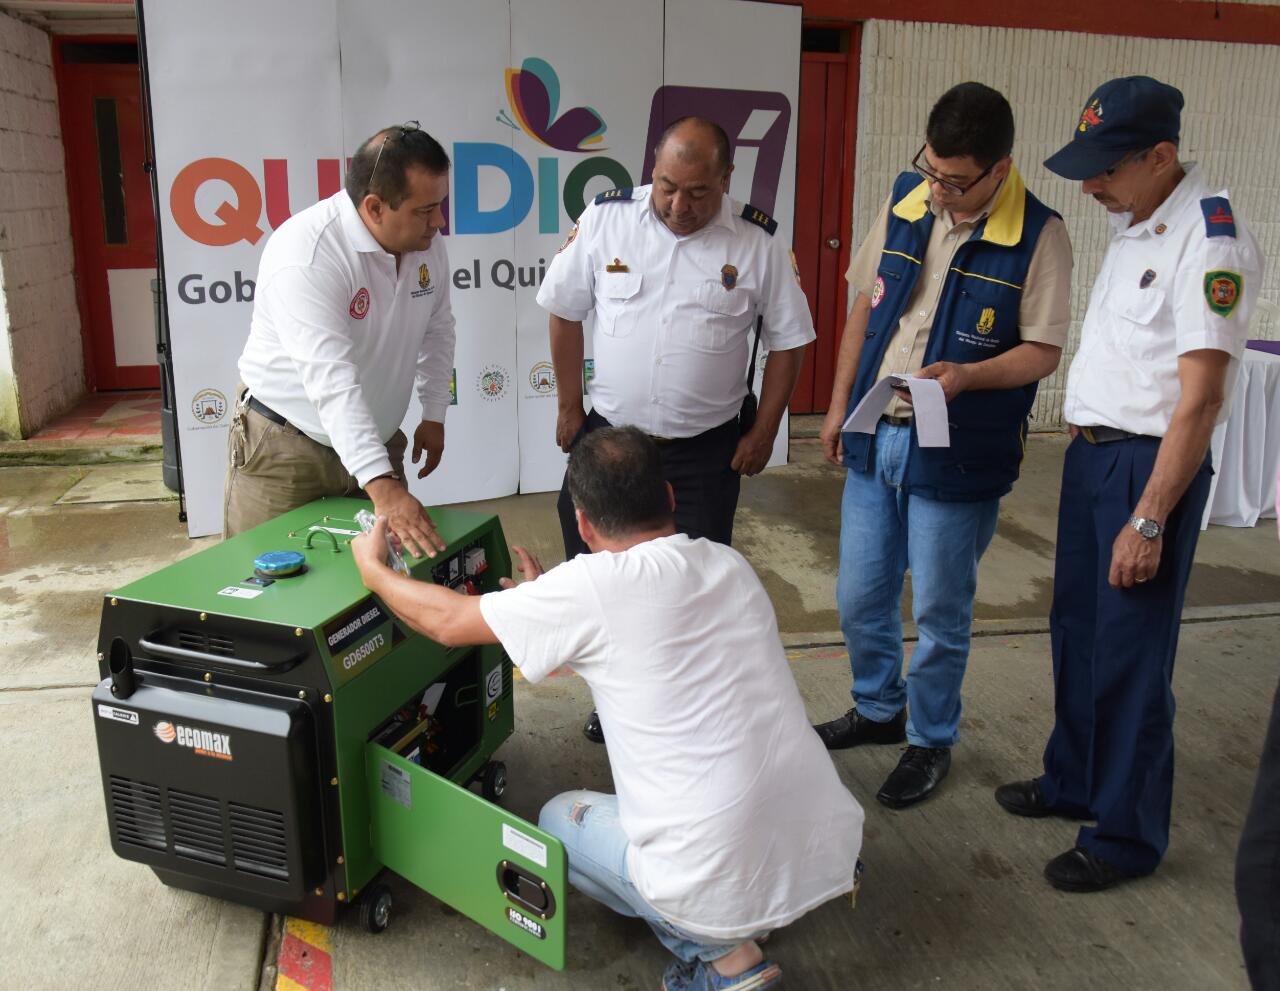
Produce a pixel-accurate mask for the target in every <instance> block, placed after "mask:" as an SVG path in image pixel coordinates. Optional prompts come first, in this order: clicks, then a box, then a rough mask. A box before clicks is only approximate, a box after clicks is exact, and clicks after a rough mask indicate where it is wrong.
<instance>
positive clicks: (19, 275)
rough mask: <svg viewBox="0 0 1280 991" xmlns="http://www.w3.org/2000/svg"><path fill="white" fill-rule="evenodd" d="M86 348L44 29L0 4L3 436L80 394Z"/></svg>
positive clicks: (26, 428)
mask: <svg viewBox="0 0 1280 991" xmlns="http://www.w3.org/2000/svg"><path fill="white" fill-rule="evenodd" d="M83 355H84V352H83V345H82V344H81V338H80V312H79V308H78V306H77V304H76V287H75V256H74V253H73V251H72V246H71V221H70V215H69V211H68V206H67V180H66V175H65V172H64V158H63V151H62V134H61V128H60V126H59V120H58V104H57V93H56V88H55V83H54V76H53V66H52V63H51V47H50V42H49V36H48V35H47V34H45V33H44V32H43V31H41V30H39V29H38V28H34V27H32V26H31V25H29V24H27V23H25V22H23V21H20V20H18V19H17V18H15V17H12V16H10V15H8V14H6V13H4V12H3V11H0V439H3V438H4V435H6V434H7V435H9V439H12V437H13V435H15V434H17V433H19V432H20V433H21V435H22V436H30V435H31V434H32V433H34V432H35V431H37V430H39V429H40V427H42V426H43V425H44V424H46V423H47V422H48V421H49V420H51V419H52V418H53V417H55V416H57V415H58V414H59V413H62V412H63V411H64V410H66V409H68V408H69V407H70V406H71V405H72V404H74V402H75V401H76V400H77V399H78V398H79V397H80V396H81V395H83V394H84V390H85V376H84V357H83ZM15 396H16V398H15ZM15 409H16V414H17V422H16V423H15V421H14V412H15Z"/></svg>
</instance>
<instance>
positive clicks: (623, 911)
mask: <svg viewBox="0 0 1280 991" xmlns="http://www.w3.org/2000/svg"><path fill="white" fill-rule="evenodd" d="M538 828H539V829H544V830H546V831H547V832H548V833H550V834H551V835H552V836H554V837H556V838H557V839H558V840H560V841H561V842H562V843H563V844H564V847H565V852H566V854H567V855H568V859H569V883H570V884H572V885H573V886H574V887H575V888H577V889H578V890H579V891H581V892H582V893H583V894H584V895H588V896H590V897H591V898H594V899H595V900H596V901H598V902H602V903H603V904H605V905H607V906H608V907H609V908H611V909H613V910H614V911H615V912H617V913H618V914H619V915H626V916H630V917H631V918H640V919H644V921H645V922H647V923H649V928H650V929H652V930H653V932H654V935H656V936H657V937H658V939H659V940H661V941H662V945H663V946H665V947H666V948H667V949H668V950H670V951H671V952H672V953H674V954H675V955H676V956H677V957H679V958H680V959H681V960H683V961H684V962H685V963H693V962H694V961H695V960H704V961H706V962H707V963H710V962H711V961H713V960H718V959H719V958H720V957H722V956H724V955H725V954H727V953H729V952H730V951H731V950H733V949H734V948H735V947H736V946H738V945H739V944H741V943H744V942H746V940H743V939H735V940H731V941H729V942H725V943H717V942H715V941H714V940H710V939H709V937H706V936H695V935H693V934H691V933H687V932H685V931H684V930H682V929H679V928H678V927H676V926H673V925H672V924H671V923H670V922H668V921H667V920H666V919H664V918H663V917H662V916H661V915H659V914H658V913H657V911H656V910H655V909H654V908H653V906H651V905H650V904H649V903H648V902H646V901H645V900H644V898H643V897H642V896H641V894H640V892H639V891H637V890H636V886H635V885H634V884H633V883H632V882H631V877H630V875H629V874H628V872H627V846H628V840H627V836H626V834H625V833H624V832H623V831H622V824H621V823H620V822H619V821H618V797H617V796H616V795H606V794H603V793H602V792H598V791H566V792H563V793H562V794H559V795H557V796H556V797H555V798H553V799H551V801H549V802H547V804H546V805H544V806H543V807H542V812H541V813H539V815H538Z"/></svg>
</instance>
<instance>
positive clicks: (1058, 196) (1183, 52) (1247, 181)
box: [853, 0, 1280, 430]
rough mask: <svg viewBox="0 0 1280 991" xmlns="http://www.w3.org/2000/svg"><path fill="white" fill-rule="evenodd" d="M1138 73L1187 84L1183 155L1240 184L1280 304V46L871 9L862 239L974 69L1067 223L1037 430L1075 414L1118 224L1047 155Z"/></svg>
mask: <svg viewBox="0 0 1280 991" xmlns="http://www.w3.org/2000/svg"><path fill="white" fill-rule="evenodd" d="M1277 2H1280V0H1277ZM1126 75H1151V76H1155V77H1156V78H1157V79H1161V80H1163V81H1165V82H1168V83H1172V84H1173V85H1175V86H1177V87H1178V88H1179V89H1180V90H1182V92H1183V95H1184V96H1185V97H1186V107H1185V108H1184V110H1183V117H1182V142H1181V149H1180V151H1181V157H1182V159H1183V160H1184V161H1196V162H1199V163H1200V164H1201V166H1202V167H1203V169H1204V171H1205V173H1206V175H1207V177H1208V179H1209V181H1210V183H1213V184H1217V185H1219V186H1226V187H1228V188H1229V189H1230V191H1231V201H1232V205H1233V207H1234V208H1235V209H1236V211H1237V213H1238V215H1240V216H1243V217H1244V218H1245V220H1246V222H1247V223H1248V224H1249V226H1250V228H1251V229H1252V231H1253V233H1254V236H1255V237H1257V239H1258V241H1259V243H1260V245H1261V247H1262V252H1263V255H1264V256H1265V257H1266V258H1267V259H1269V266H1268V271H1267V275H1266V279H1265V281H1264V283H1263V287H1262V294H1263V295H1264V296H1265V297H1266V298H1269V299H1271V300H1272V301H1274V302H1280V207H1278V206H1277V203H1278V202H1280V198H1278V197H1277V195H1276V178H1275V177H1276V175H1277V171H1276V170H1277V168H1280V165H1277V163H1280V47H1277V46H1268V45H1228V44H1220V43H1216V42H1199V41H1159V40H1154V39H1147V38H1121V37H1110V36H1102V35H1085V34H1073V33H1066V32H1053V31H1026V30H1015V29H1008V28H973V27H960V26H956V25H944V24H920V23H905V22H899V21H870V22H868V23H867V24H866V25H865V26H864V29H863V36H862V74H861V79H860V92H859V100H858V155H857V171H856V175H855V180H856V181H855V186H854V210H853V243H854V244H860V243H861V241H862V238H863V237H865V236H866V232H867V230H868V228H869V227H870V226H871V222H872V221H873V220H874V219H875V216H876V213H877V211H878V210H879V209H880V206H881V205H882V203H883V201H884V198H885V197H886V196H887V195H888V192H889V187H890V185H891V183H892V181H893V178H894V177H895V176H896V175H897V174H898V173H899V172H900V171H902V170H904V169H907V168H909V167H910V161H911V156H912V155H914V154H915V152H916V149H917V148H919V147H920V145H921V143H922V142H923V140H924V137H923V135H924V127H925V121H926V119H927V117H928V114H929V109H930V107H932V105H933V103H934V101H935V100H936V99H937V98H938V97H939V96H941V95H942V94H943V93H944V92H945V91H946V90H947V89H948V88H950V87H951V86H952V85H954V84H955V83H958V82H964V81H965V80H970V79H972V80H977V81H978V82H982V83H986V84H987V85H989V86H994V87H995V88H996V89H998V90H1000V91H1001V92H1002V93H1004V95H1005V96H1006V97H1007V98H1008V100H1009V102H1010V104H1011V105H1012V106H1013V113H1014V120H1015V123H1016V126H1017V141H1016V144H1015V146H1014V161H1015V162H1017V163H1018V167H1019V169H1020V170H1021V172H1022V174H1023V176H1024V177H1025V178H1026V180H1027V185H1028V186H1029V187H1030V188H1031V190H1032V191H1033V192H1034V193H1035V194H1036V195H1037V196H1039V197H1040V198H1041V199H1042V200H1044V201H1045V202H1046V203H1048V204H1049V205H1050V206H1052V207H1053V208H1054V209H1056V210H1058V211H1059V212H1060V213H1062V215H1063V217H1064V218H1065V220H1066V222H1067V228H1068V230H1069V231H1070V233H1071V241H1072V245H1073V247H1074V249H1075V263H1076V264H1075V277H1074V289H1073V315H1074V317H1075V320H1074V322H1073V324H1072V328H1071V338H1070V342H1069V345H1068V350H1067V352H1066V353H1065V354H1064V355H1063V360H1062V363H1061V365H1060V366H1059V370H1058V372H1057V373H1056V374H1055V375H1054V376H1053V377H1052V378H1050V379H1048V380H1046V381H1045V382H1043V383H1042V384H1041V386H1040V391H1039V395H1038V398H1037V403H1036V411H1035V420H1034V421H1033V422H1032V428H1033V429H1039V430H1046V429H1059V428H1060V427H1061V426H1062V398H1063V389H1064V388H1065V385H1066V370H1067V366H1068V364H1069V363H1070V359H1071V356H1072V355H1073V354H1074V352H1075V346H1076V344H1077V342H1078V340H1079V334H1080V320H1081V318H1082V317H1083V316H1084V310H1085V306H1086V304H1087V303H1088V299H1089V289H1090V287H1091V286H1092V284H1093V279H1094V276H1095V274H1096V273H1097V270H1098V266H1099V264H1100V263H1101V261H1102V255H1103V252H1104V250H1105V248H1106V244H1107V240H1108V237H1109V230H1110V228H1109V225H1108V224H1107V221H1106V212H1105V211H1104V210H1103V209H1102V207H1100V206H1099V205H1098V204H1097V203H1095V202H1094V201H1093V200H1092V199H1091V198H1089V197H1086V196H1084V195H1082V194H1081V192H1080V185H1079V183H1070V182H1067V181H1066V180H1065V179H1060V178H1058V177H1057V176H1055V175H1053V174H1052V173H1050V172H1049V171H1048V170H1047V169H1045V168H1044V166H1043V165H1042V164H1041V163H1042V162H1043V161H1044V159H1045V158H1047V157H1048V156H1049V155H1051V154H1052V153H1053V152H1055V151H1057V150H1058V148H1060V147H1061V146H1062V145H1063V144H1065V143H1066V141H1067V140H1068V139H1069V138H1070V136H1071V128H1072V126H1073V125H1074V123H1075V121H1076V118H1077V116H1078V115H1079V113H1080V108H1081V107H1082V106H1083V105H1084V102H1085V100H1086V99H1087V98H1088V96H1089V94H1090V93H1091V92H1092V91H1093V90H1094V89H1095V88H1096V87H1097V86H1098V85H1099V84H1100V83H1103V82H1105V81H1106V80H1108V79H1111V78H1113V77H1116V76H1126ZM1259 336H1269V337H1280V328H1270V327H1265V328H1263V330H1262V333H1261V334H1260V335H1259Z"/></svg>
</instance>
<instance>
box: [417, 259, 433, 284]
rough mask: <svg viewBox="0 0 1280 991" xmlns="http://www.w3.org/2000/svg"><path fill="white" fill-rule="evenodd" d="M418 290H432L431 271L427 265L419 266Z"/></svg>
mask: <svg viewBox="0 0 1280 991" xmlns="http://www.w3.org/2000/svg"><path fill="white" fill-rule="evenodd" d="M418 288H420V289H430V288H431V270H430V269H428V268H427V266H426V265H419V266H418Z"/></svg>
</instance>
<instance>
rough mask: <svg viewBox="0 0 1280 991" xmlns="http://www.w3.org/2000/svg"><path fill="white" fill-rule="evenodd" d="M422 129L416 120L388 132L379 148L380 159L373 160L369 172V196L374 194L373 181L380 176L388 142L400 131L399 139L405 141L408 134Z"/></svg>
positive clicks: (367, 190)
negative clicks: (381, 163)
mask: <svg viewBox="0 0 1280 991" xmlns="http://www.w3.org/2000/svg"><path fill="white" fill-rule="evenodd" d="M421 129H422V124H420V123H419V122H418V121H416V120H407V121H405V122H404V123H403V124H401V125H400V126H399V127H396V128H392V129H391V130H388V131H387V134H386V136H385V137H384V138H383V139H382V144H381V145H379V146H378V157H377V158H375V159H374V160H373V168H372V169H371V170H370V172H369V185H368V186H366V187H365V190H364V193H365V195H366V196H368V195H369V194H370V193H372V192H373V179H374V176H376V175H377V174H378V163H379V162H381V161H382V153H383V152H384V151H386V150H387V142H388V141H390V140H391V135H392V133H393V132H395V131H399V132H400V134H399V137H400V138H401V140H403V139H404V136H405V135H406V134H409V133H411V132H413V131H418V130H421Z"/></svg>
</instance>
